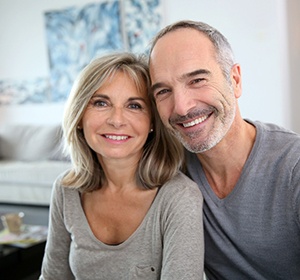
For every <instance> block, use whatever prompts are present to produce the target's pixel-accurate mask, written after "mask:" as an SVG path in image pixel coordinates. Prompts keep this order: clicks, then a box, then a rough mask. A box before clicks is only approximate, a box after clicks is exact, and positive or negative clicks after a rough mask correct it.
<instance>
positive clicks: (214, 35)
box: [150, 20, 234, 81]
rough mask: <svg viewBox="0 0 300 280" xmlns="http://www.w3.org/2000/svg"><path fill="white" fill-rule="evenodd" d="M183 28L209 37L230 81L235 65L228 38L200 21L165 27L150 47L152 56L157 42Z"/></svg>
mask: <svg viewBox="0 0 300 280" xmlns="http://www.w3.org/2000/svg"><path fill="white" fill-rule="evenodd" d="M183 28H191V29H195V30H198V31H199V32H201V33H203V34H204V35H206V36H207V38H208V39H209V40H210V41H211V42H212V44H213V46H214V48H215V51H216V60H217V62H218V64H219V65H220V67H221V70H222V72H223V74H224V76H225V78H226V79H227V80H228V81H230V71H231V68H232V66H233V65H234V54H233V51H232V48H231V46H230V44H229V42H228V40H227V39H226V37H225V36H224V35H223V34H221V32H219V31H218V30H217V29H215V28H213V27H212V26H210V25H208V24H206V23H204V22H199V21H191V20H182V21H178V22H175V23H173V24H170V25H168V26H166V27H164V28H163V29H162V30H161V31H160V32H159V33H158V34H157V35H156V36H155V37H154V38H153V40H152V43H151V46H150V55H151V52H152V50H153V48H154V47H155V45H156V43H157V41H158V40H159V39H160V38H162V37H163V36H164V35H166V34H168V33H170V32H172V31H175V30H178V29H183Z"/></svg>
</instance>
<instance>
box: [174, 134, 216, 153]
mask: <svg viewBox="0 0 300 280" xmlns="http://www.w3.org/2000/svg"><path fill="white" fill-rule="evenodd" d="M174 134H175V137H176V138H177V139H178V140H179V141H180V142H181V144H182V145H183V146H184V147H185V148H186V149H187V150H188V151H190V152H191V153H196V154H198V153H203V152H205V151H208V150H210V149H211V148H213V147H214V146H215V145H217V144H218V143H219V142H220V141H221V139H211V138H209V139H208V141H206V142H204V143H189V142H188V141H186V139H184V137H183V136H182V135H181V134H180V133H179V131H177V130H175V131H174ZM197 134H199V132H198V133H189V134H188V135H187V136H186V137H187V138H189V139H194V138H195V139H196V138H197ZM190 142H192V141H190Z"/></svg>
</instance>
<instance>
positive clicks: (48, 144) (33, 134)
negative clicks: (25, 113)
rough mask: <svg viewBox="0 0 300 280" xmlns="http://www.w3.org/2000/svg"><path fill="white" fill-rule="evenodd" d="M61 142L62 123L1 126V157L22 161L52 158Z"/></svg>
mask: <svg viewBox="0 0 300 280" xmlns="http://www.w3.org/2000/svg"><path fill="white" fill-rule="evenodd" d="M60 142H61V127H60V125H31V124H28V125H26V124H10V125H5V126H1V127H0V158H1V159H2V160H4V159H7V160H21V161H37V160H47V159H51V157H53V153H55V152H56V151H57V149H58V147H59V145H60Z"/></svg>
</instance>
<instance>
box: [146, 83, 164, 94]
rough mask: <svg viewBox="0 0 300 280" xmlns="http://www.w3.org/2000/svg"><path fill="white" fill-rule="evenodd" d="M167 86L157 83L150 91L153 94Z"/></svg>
mask: <svg viewBox="0 0 300 280" xmlns="http://www.w3.org/2000/svg"><path fill="white" fill-rule="evenodd" d="M165 86H166V85H165V84H164V83H156V84H154V85H152V86H151V88H150V90H151V92H152V93H153V92H154V91H155V90H157V89H158V88H162V87H165Z"/></svg>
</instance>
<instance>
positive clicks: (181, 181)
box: [160, 172, 202, 197]
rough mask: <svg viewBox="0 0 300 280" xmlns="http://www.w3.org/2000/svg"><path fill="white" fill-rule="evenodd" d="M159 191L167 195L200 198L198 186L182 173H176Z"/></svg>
mask: <svg viewBox="0 0 300 280" xmlns="http://www.w3.org/2000/svg"><path fill="white" fill-rule="evenodd" d="M160 191H163V192H164V193H167V194H168V195H177V196H181V195H183V194H186V195H192V196H193V195H194V196H197V197H198V196H200V197H202V194H201V192H200V189H199V187H198V185H197V184H196V183H195V182H194V181H192V180H191V179H190V178H189V177H188V176H186V175H185V174H184V173H182V172H178V173H177V174H176V175H175V176H174V177H173V178H172V179H170V180H169V181H168V182H167V183H165V184H164V185H163V186H162V187H161V190H160Z"/></svg>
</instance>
